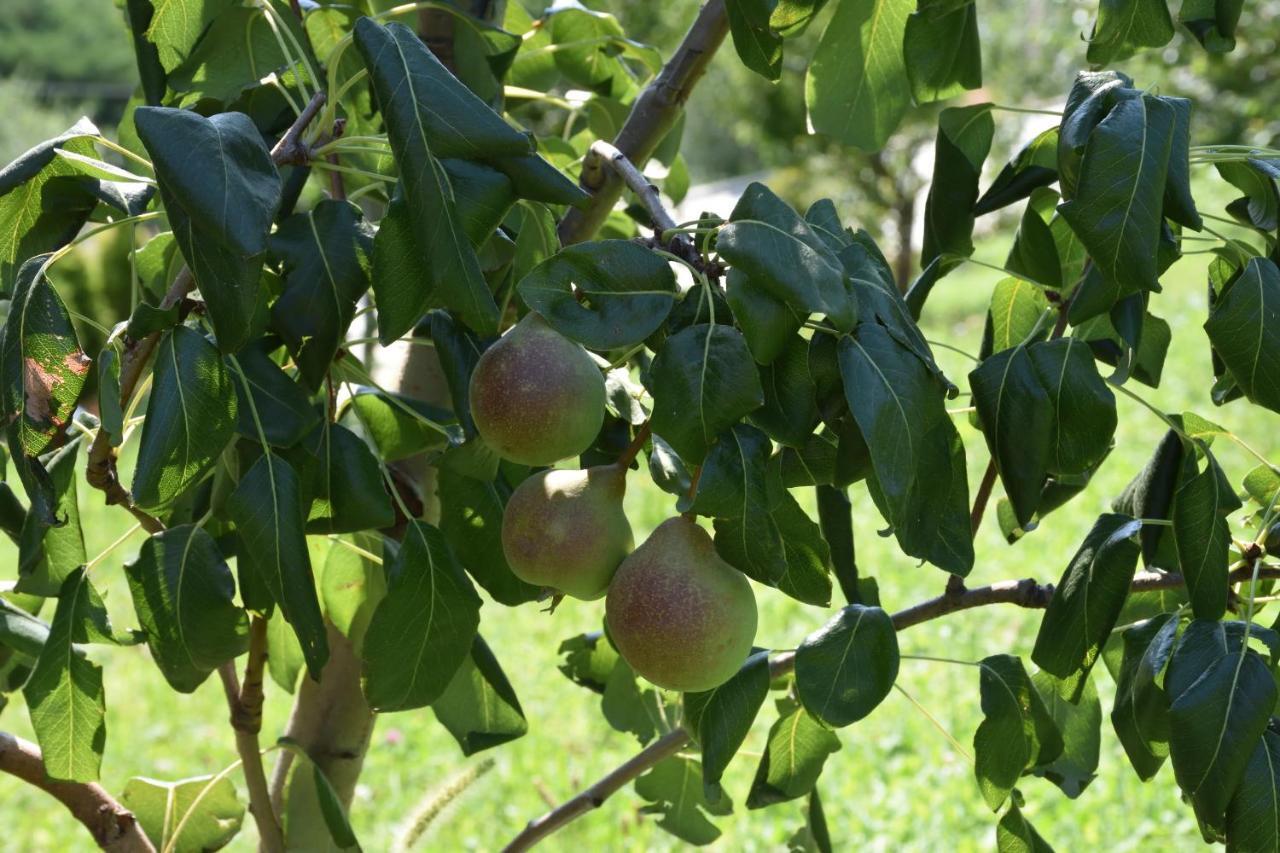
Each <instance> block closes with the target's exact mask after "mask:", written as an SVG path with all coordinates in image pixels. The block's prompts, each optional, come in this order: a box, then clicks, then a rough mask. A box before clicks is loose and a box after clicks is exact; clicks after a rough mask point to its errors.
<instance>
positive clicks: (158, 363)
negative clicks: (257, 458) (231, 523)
mask: <svg viewBox="0 0 1280 853" xmlns="http://www.w3.org/2000/svg"><path fill="white" fill-rule="evenodd" d="M152 377H153V378H152V386H151V398H150V403H149V404H148V406H147V419H146V421H144V422H143V425H142V442H141V444H140V445H139V447H138V465H137V468H135V469H134V473H133V501H134V503H135V504H137V505H138V506H139V507H141V508H143V509H146V510H156V509H162V508H164V507H167V506H170V505H171V504H172V503H173V502H174V501H175V500H177V499H178V498H179V497H181V496H182V495H183V494H185V493H186V492H187V491H188V490H189V489H190V488H191V487H192V486H194V485H195V484H196V483H198V482H200V481H201V480H202V479H204V477H205V475H207V474H208V473H209V471H211V470H212V469H213V466H214V463H215V462H217V460H218V456H219V454H221V453H222V451H223V449H224V448H225V447H226V446H227V445H228V444H230V443H231V439H232V437H233V435H234V430H235V423H236V415H237V411H238V409H237V403H238V395H237V394H236V393H234V391H233V389H232V384H231V375H230V373H229V371H228V370H227V367H226V365H225V364H224V363H223V361H222V359H221V357H219V355H218V350H217V348H216V347H214V346H213V344H211V343H209V341H208V340H207V339H206V338H205V336H204V335H202V334H200V333H199V332H197V331H195V330H193V329H189V328H187V327H186V326H175V327H174V329H173V330H172V331H171V332H169V333H167V334H166V335H165V336H164V337H163V338H161V340H160V345H159V346H158V347H157V348H156V355H155V365H154V368H153V372H152Z"/></svg>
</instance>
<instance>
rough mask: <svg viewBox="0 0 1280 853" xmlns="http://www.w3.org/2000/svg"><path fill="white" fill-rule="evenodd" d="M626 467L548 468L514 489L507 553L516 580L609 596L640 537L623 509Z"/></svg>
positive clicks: (506, 522) (586, 596)
mask: <svg viewBox="0 0 1280 853" xmlns="http://www.w3.org/2000/svg"><path fill="white" fill-rule="evenodd" d="M626 490H627V474H626V470H625V469H624V468H623V467H622V466H620V465H600V466H598V467H595V468H587V469H586V470H584V471H577V470H573V471H571V470H566V469H557V468H550V469H548V470H546V471H542V472H540V473H537V474H534V475H533V476H532V477H529V478H528V479H526V480H525V481H524V482H523V483H521V484H520V485H519V486H518V487H517V488H516V490H515V491H514V492H512V493H511V498H510V500H508V501H507V509H506V511H505V512H504V513H503V515H502V551H503V553H504V554H506V556H507V563H508V564H509V565H510V566H511V571H513V572H515V574H516V577H518V578H520V579H521V580H524V581H527V582H528V583H531V584H535V585H537V586H543V587H547V588H549V589H553V590H555V591H557V592H561V593H564V594H565V595H571V596H573V597H574V598H581V599H583V600H586V601H590V600H591V599H593V598H599V597H600V596H602V595H604V593H605V590H606V589H608V588H609V581H610V580H611V579H612V578H613V573H614V572H615V571H617V568H618V564H619V563H621V562H622V560H623V558H624V557H626V556H627V555H628V554H630V553H631V549H632V547H634V545H635V540H634V539H632V537H631V525H630V523H628V522H627V516H626V515H625V514H624V513H623V511H622V496H623V495H624V494H625V493H626Z"/></svg>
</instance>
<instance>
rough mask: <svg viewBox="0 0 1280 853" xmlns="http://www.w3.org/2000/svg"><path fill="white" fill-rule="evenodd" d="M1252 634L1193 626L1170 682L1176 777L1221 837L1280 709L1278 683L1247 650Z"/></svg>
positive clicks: (1229, 627) (1235, 626)
mask: <svg viewBox="0 0 1280 853" xmlns="http://www.w3.org/2000/svg"><path fill="white" fill-rule="evenodd" d="M1246 630H1247V626H1244V625H1243V624H1242V623H1239V622H1233V623H1223V622H1207V621H1204V620H1201V619H1196V620H1193V621H1192V622H1191V624H1190V625H1188V626H1187V629H1186V630H1185V631H1184V632H1183V634H1182V638H1181V639H1180V640H1179V641H1178V646H1177V648H1176V649H1175V650H1174V653H1173V657H1172V658H1171V659H1170V660H1169V672H1168V675H1167V676H1166V677H1165V690H1166V691H1167V692H1168V694H1169V698H1170V700H1171V701H1170V705H1169V730H1170V738H1169V756H1170V758H1171V759H1172V761H1173V773H1174V777H1175V778H1176V779H1177V780H1178V785H1179V787H1181V788H1182V790H1183V792H1184V793H1185V794H1186V795H1187V796H1188V797H1189V798H1190V799H1191V804H1192V806H1193V807H1194V808H1195V811H1196V817H1197V818H1199V820H1200V821H1201V823H1202V824H1203V825H1205V826H1207V827H1209V828H1211V829H1214V830H1216V831H1218V832H1221V827H1222V825H1223V823H1224V820H1225V817H1226V812H1227V806H1228V805H1229V804H1230V802H1231V799H1232V797H1233V796H1234V795H1235V792H1236V789H1237V788H1238V787H1239V786H1240V782H1241V780H1242V779H1243V778H1244V774H1245V769H1246V767H1247V765H1248V763H1249V758H1250V756H1251V755H1252V754H1253V751H1254V749H1255V748H1256V747H1257V745H1258V743H1259V742H1260V741H1261V738H1262V733H1263V731H1265V730H1266V728H1267V723H1268V721H1269V720H1270V719H1271V713H1272V711H1273V709H1274V708H1275V704H1276V682H1275V678H1274V676H1272V674H1271V671H1270V669H1269V668H1268V666H1267V664H1266V662H1265V661H1264V660H1263V658H1262V657H1261V656H1260V655H1259V654H1258V653H1257V652H1255V651H1253V650H1252V649H1250V648H1248V647H1247V645H1246V643H1245V640H1244V637H1245V631H1246Z"/></svg>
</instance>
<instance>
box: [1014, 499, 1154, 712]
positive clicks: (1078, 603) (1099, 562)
mask: <svg viewBox="0 0 1280 853" xmlns="http://www.w3.org/2000/svg"><path fill="white" fill-rule="evenodd" d="M1140 527H1141V525H1140V523H1139V522H1138V521H1136V520H1134V519H1132V518H1129V517H1128V516H1125V515H1113V514H1107V515H1103V516H1100V517H1099V518H1098V520H1097V521H1096V522H1094V525H1093V528H1092V529H1091V530H1090V531H1089V533H1088V534H1087V535H1086V536H1085V539H1084V542H1083V543H1081V545H1080V549H1079V550H1078V551H1076V554H1075V556H1074V557H1072V558H1071V562H1070V563H1069V564H1067V569H1066V571H1065V572H1063V574H1062V578H1061V580H1059V581H1058V585H1057V586H1056V587H1055V588H1054V593H1053V598H1052V599H1050V601H1049V607H1048V609H1047V610H1046V611H1045V614H1044V619H1043V621H1041V623H1040V633H1039V634H1038V635H1037V636H1036V645H1035V649H1034V651H1032V653H1031V659H1032V660H1033V661H1035V662H1036V664H1037V665H1039V666H1040V668H1041V669H1044V670H1045V671H1047V672H1049V673H1051V674H1053V675H1054V676H1056V677H1057V678H1058V679H1060V680H1061V681H1062V682H1063V683H1064V685H1065V687H1064V689H1065V690H1067V691H1068V694H1067V695H1068V696H1069V697H1070V698H1071V700H1072V701H1076V700H1077V699H1078V697H1079V696H1080V691H1082V690H1083V689H1084V685H1085V682H1086V679H1087V678H1088V675H1089V670H1090V669H1091V668H1092V667H1093V665H1094V663H1095V662H1096V661H1097V659H1098V655H1099V653H1100V652H1101V651H1102V646H1103V644H1104V643H1106V641H1107V638H1108V637H1109V636H1110V634H1111V629H1112V628H1113V627H1115V623H1116V617H1117V616H1119V615H1120V609H1121V608H1122V607H1123V606H1124V600H1125V597H1126V596H1128V594H1129V584H1130V582H1131V581H1132V580H1133V574H1134V571H1135V570H1136V569H1137V564H1138V553H1139V550H1140V549H1139V546H1138V543H1137V541H1136V540H1135V539H1134V537H1135V535H1136V534H1137V532H1138V530H1139V529H1140Z"/></svg>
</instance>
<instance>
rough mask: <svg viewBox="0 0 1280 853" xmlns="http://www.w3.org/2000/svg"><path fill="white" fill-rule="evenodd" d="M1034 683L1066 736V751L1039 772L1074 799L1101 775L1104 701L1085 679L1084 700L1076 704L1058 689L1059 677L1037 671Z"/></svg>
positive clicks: (1064, 738) (1064, 746)
mask: <svg viewBox="0 0 1280 853" xmlns="http://www.w3.org/2000/svg"><path fill="white" fill-rule="evenodd" d="M1031 683H1032V685H1033V686H1034V687H1035V688H1036V693H1038V694H1039V695H1040V701H1042V702H1043V703H1044V706H1045V709H1046V710H1047V711H1048V712H1049V716H1050V717H1052V718H1053V724H1054V726H1055V727H1056V728H1057V730H1058V733H1059V734H1060V735H1061V736H1062V754H1061V755H1059V756H1058V757H1057V758H1055V759H1053V760H1052V761H1050V762H1048V763H1045V764H1040V765H1038V766H1037V767H1036V768H1035V773H1036V775H1037V776H1043V777H1044V778H1046V779H1048V780H1049V781H1050V782H1052V783H1053V784H1055V785H1057V786H1058V787H1059V788H1061V789H1062V793H1064V794H1066V795H1067V796H1068V797H1070V798H1071V799H1073V800H1074V799H1075V798H1076V797H1078V796H1080V794H1081V792H1083V791H1084V789H1085V788H1087V787H1088V785H1089V783H1090V782H1092V781H1093V780H1094V778H1095V777H1096V776H1097V771H1098V751H1099V748H1100V744H1101V741H1102V704H1101V703H1100V702H1099V701H1098V689H1097V688H1096V687H1094V686H1093V681H1092V680H1090V679H1085V683H1084V691H1083V692H1082V693H1081V695H1080V701H1078V702H1075V703H1072V702H1070V701H1068V699H1067V697H1065V696H1063V695H1062V693H1061V691H1060V690H1059V689H1058V688H1059V683H1058V681H1057V679H1055V678H1054V677H1053V676H1052V675H1050V674H1049V673H1047V672H1037V673H1036V674H1035V675H1033V676H1032V677H1031Z"/></svg>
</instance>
